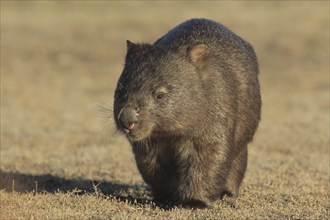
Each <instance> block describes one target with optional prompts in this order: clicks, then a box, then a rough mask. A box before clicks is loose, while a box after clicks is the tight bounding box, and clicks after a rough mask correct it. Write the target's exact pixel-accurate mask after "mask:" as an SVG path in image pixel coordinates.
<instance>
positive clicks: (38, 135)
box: [0, 1, 330, 219]
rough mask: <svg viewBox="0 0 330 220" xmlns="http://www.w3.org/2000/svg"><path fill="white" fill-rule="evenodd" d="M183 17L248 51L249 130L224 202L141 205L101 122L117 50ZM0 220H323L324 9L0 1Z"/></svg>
mask: <svg viewBox="0 0 330 220" xmlns="http://www.w3.org/2000/svg"><path fill="white" fill-rule="evenodd" d="M191 17H208V18H211V19H214V20H217V21H220V22H221V23H223V24H224V25H226V26H228V27H229V28H230V29H232V30H233V31H235V32H236V33H237V34H239V35H241V36H242V37H244V38H245V39H246V40H248V41H249V42H251V43H252V45H254V47H255V50H256V52H257V54H258V57H259V62H260V72H261V74H260V80H261V86H262V97H263V112H262V122H261V124H260V126H259V129H258V132H257V134H256V136H255V139H254V142H253V143H251V144H250V147H249V149H250V150H249V165H248V170H247V173H246V178H245V179H244V182H243V185H242V187H241V193H240V196H239V197H238V199H237V200H232V199H229V198H225V199H224V200H222V201H219V202H217V203H216V205H215V207H214V208H213V209H211V210H195V211H193V210H187V209H181V208H174V209H172V210H166V209H163V207H158V206H156V205H155V204H153V203H152V202H151V201H150V200H151V198H152V197H151V195H150V192H149V190H148V187H147V186H146V185H145V184H144V183H143V181H142V179H141V177H140V175H139V173H138V171H137V169H136V166H135V162H134V159H133V155H132V152H131V149H130V146H129V145H128V143H127V141H126V140H125V139H124V138H123V137H121V136H118V135H111V132H110V130H111V127H113V122H112V121H111V117H110V119H109V118H108V117H109V115H110V113H109V112H107V111H106V110H101V111H100V110H99V108H98V106H99V105H101V106H108V107H109V106H111V104H112V102H113V92H114V87H115V84H116V81H117V79H118V76H119V74H120V73H121V70H122V67H123V59H124V55H125V50H126V42H125V41H126V39H129V40H131V41H133V42H143V41H145V42H153V41H154V40H156V39H157V38H158V37H159V36H161V35H163V34H164V33H166V31H167V30H169V29H170V28H172V27H173V26H175V25H176V24H178V23H180V22H182V21H183V20H186V19H188V18H191ZM0 182H1V191H0V196H1V212H0V213H1V215H0V217H1V219H109V218H112V219H140V218H141V219H166V218H178V219H205V218H210V219H249V218H251V219H326V218H329V205H330V204H329V194H328V191H329V185H328V184H329V2H327V1H323V2H312V1H311V2H308V1H307V2H306V1H304V2H291V3H290V2H278V3H277V2H273V1H269V2H260V1H258V2H227V1H225V2H214V1H212V2H204V3H202V2H200V3H199V2H157V3H148V2H124V3H121V2H92V1H90V2H88V1H84V2H62V1H52V2H43V1H36V2H31V1H17V2H9V1H1V181H0Z"/></svg>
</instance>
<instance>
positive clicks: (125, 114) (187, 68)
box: [114, 41, 208, 141]
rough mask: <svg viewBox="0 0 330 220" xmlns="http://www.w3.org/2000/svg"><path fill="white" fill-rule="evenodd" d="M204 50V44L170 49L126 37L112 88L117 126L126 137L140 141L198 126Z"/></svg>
mask: <svg viewBox="0 0 330 220" xmlns="http://www.w3.org/2000/svg"><path fill="white" fill-rule="evenodd" d="M207 54H208V53H207V46H205V45H197V46H193V47H186V48H184V49H182V48H181V49H176V48H167V47H163V46H162V47H160V46H156V45H149V44H133V43H131V42H129V41H127V55H126V60H125V67H124V70H123V72H122V74H121V76H120V78H119V80H118V84H117V88H116V91H115V101H114V118H115V122H116V126H117V129H119V130H120V131H122V132H124V133H125V134H126V135H127V137H128V138H129V139H130V140H131V141H143V140H145V139H147V138H150V137H156V136H165V135H182V134H187V133H189V130H190V129H193V128H196V127H197V128H198V126H199V123H200V121H201V120H202V118H203V116H202V114H203V109H204V107H203V103H202V102H203V100H205V98H203V96H204V95H205V94H204V92H203V89H202V86H203V85H202V81H203V75H202V74H201V72H203V71H202V69H203V68H204V66H205V65H206V63H207V56H208V55H207Z"/></svg>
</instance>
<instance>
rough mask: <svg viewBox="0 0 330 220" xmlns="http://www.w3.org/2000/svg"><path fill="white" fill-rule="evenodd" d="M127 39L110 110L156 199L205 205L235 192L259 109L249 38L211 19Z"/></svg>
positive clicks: (259, 99) (195, 20)
mask: <svg viewBox="0 0 330 220" xmlns="http://www.w3.org/2000/svg"><path fill="white" fill-rule="evenodd" d="M127 46H128V50H127V55H126V62H125V67H124V70H123V73H122V75H121V77H120V79H119V81H118V84H117V89H116V92H115V101H114V118H115V122H116V125H117V128H118V129H119V130H121V131H123V133H125V134H126V136H127V137H128V140H129V141H130V143H131V144H132V147H133V152H134V154H135V159H136V163H137V166H138V169H139V171H140V173H141V175H142V177H143V179H144V180H145V181H146V182H147V183H148V184H149V185H150V186H151V188H152V190H153V193H154V195H155V198H156V200H158V201H171V202H173V203H175V204H182V205H185V206H192V207H207V206H210V205H211V204H212V202H214V201H215V200H217V199H219V198H221V197H222V196H223V195H224V194H228V195H231V196H236V195H237V194H238V191H239V186H240V184H241V181H242V179H243V177H244V173H245V170H246V165H247V144H248V143H249V142H250V141H251V140H252V137H253V135H254V133H255V131H256V129H257V126H258V123H259V120H260V111H261V97H260V89H259V82H258V64H257V58H256V55H255V53H254V50H253V48H252V46H251V45H250V44H249V43H247V42H246V41H244V40H243V39H242V38H240V37H239V36H237V35H235V34H234V33H233V32H231V31H230V30H228V29H227V28H226V27H224V26H222V25H221V24H219V23H217V22H214V21H211V20H208V19H191V20H188V21H186V22H184V23H182V24H180V25H178V26H177V27H175V28H174V29H172V30H171V31H170V32H168V33H167V34H166V35H164V36H163V37H161V38H160V39H159V40H157V41H156V42H155V43H154V44H152V45H150V44H133V43H131V42H129V41H128V42H127Z"/></svg>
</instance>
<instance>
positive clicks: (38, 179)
mask: <svg viewBox="0 0 330 220" xmlns="http://www.w3.org/2000/svg"><path fill="white" fill-rule="evenodd" d="M0 189H1V190H3V189H4V190H6V191H7V192H20V193H31V192H33V193H36V192H38V193H40V192H48V193H56V192H59V191H61V192H75V194H77V195H83V194H87V193H95V194H100V193H101V194H102V195H104V196H107V197H112V198H114V199H116V200H118V201H124V202H128V203H131V204H141V205H146V204H151V205H154V206H162V205H160V204H159V205H158V204H155V203H153V202H152V199H151V198H150V190H149V188H148V187H147V186H146V185H129V184H123V183H117V182H106V181H93V180H88V179H65V178H61V177H57V176H53V175H50V174H43V175H30V174H22V173H17V172H1V173H0Z"/></svg>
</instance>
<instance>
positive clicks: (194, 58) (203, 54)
mask: <svg viewBox="0 0 330 220" xmlns="http://www.w3.org/2000/svg"><path fill="white" fill-rule="evenodd" d="M188 56H189V58H190V60H191V62H192V63H193V64H194V65H195V66H196V67H197V68H198V69H202V68H203V67H204V66H205V65H206V64H207V61H208V58H209V50H208V47H207V46H206V45H205V44H199V45H196V46H194V47H189V48H188Z"/></svg>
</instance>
